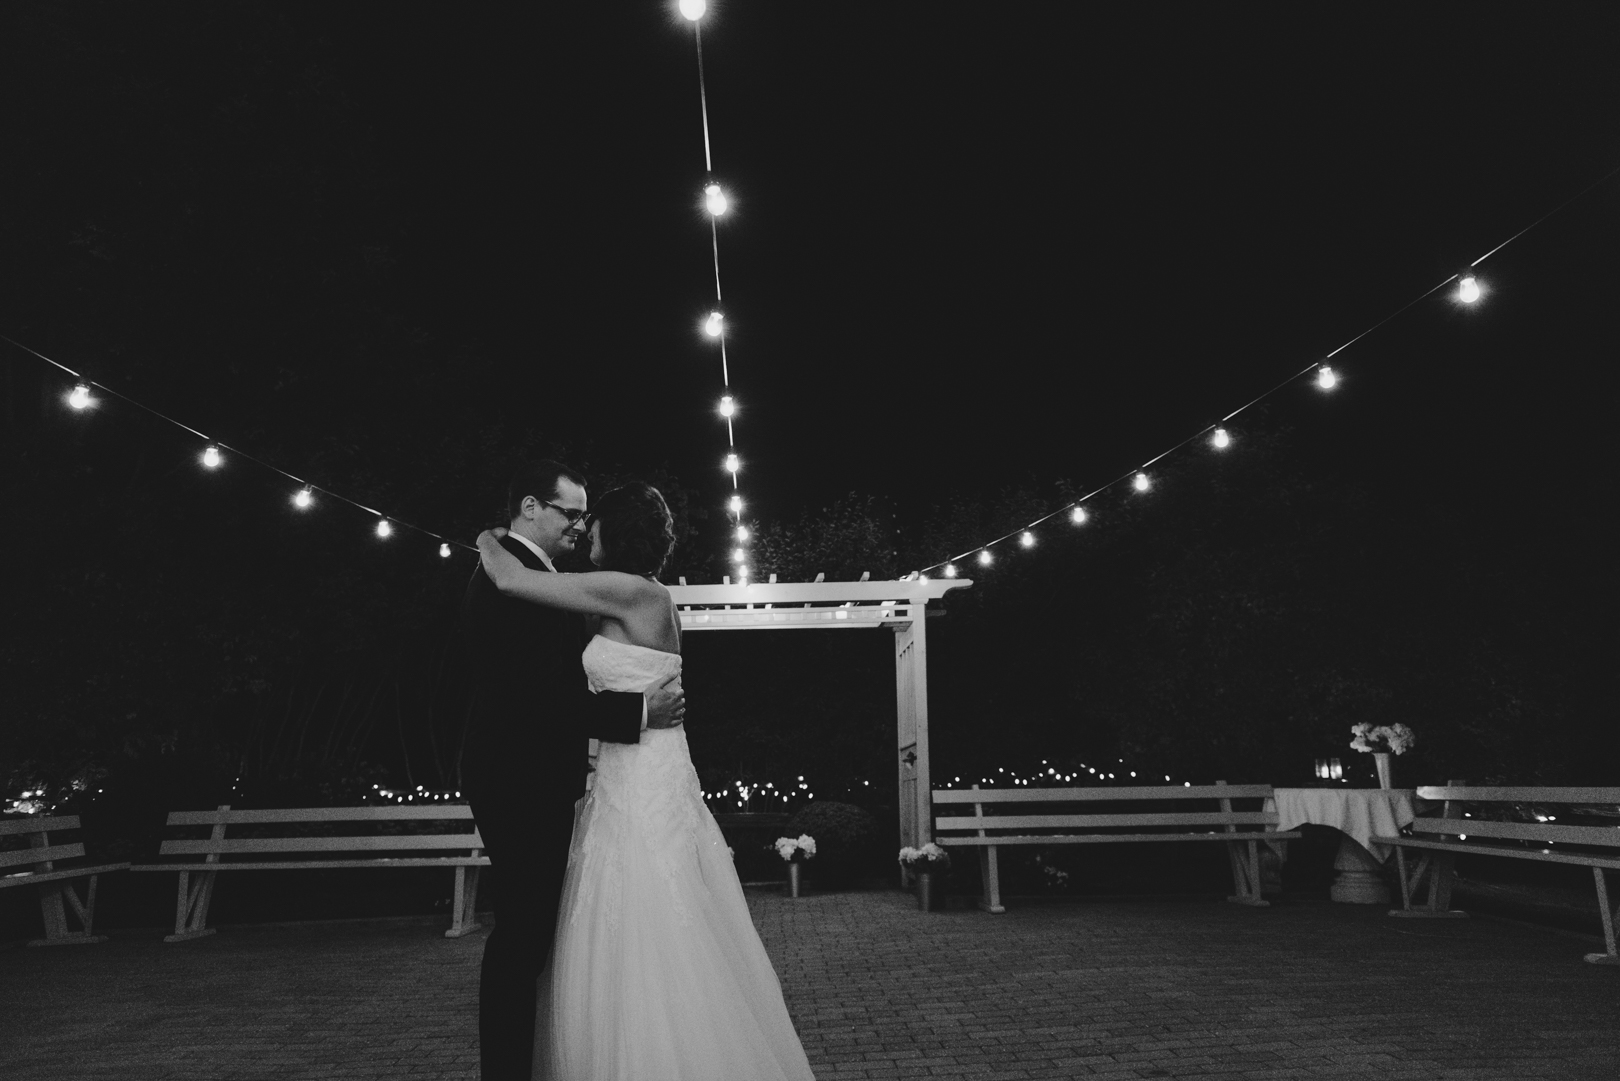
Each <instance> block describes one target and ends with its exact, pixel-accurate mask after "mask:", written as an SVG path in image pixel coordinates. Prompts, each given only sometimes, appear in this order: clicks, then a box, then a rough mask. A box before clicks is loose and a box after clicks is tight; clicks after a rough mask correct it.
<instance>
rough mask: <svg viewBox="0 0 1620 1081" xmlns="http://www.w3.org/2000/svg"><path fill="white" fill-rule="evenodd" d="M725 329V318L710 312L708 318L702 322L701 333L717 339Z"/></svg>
mask: <svg viewBox="0 0 1620 1081" xmlns="http://www.w3.org/2000/svg"><path fill="white" fill-rule="evenodd" d="M725 328H726V317H725V316H723V315H721V314H720V313H719V312H710V313H709V317H708V318H707V319H705V320H703V333H705V334H707V335H708V336H709V337H711V338H718V337H720V334H721V332H722V331H723V330H725Z"/></svg>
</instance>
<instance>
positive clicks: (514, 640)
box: [461, 537, 642, 801]
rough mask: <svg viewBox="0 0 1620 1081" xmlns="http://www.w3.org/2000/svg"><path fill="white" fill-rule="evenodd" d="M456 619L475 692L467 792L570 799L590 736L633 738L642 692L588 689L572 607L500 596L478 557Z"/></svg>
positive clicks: (522, 548) (536, 565)
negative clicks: (567, 609) (468, 653)
mask: <svg viewBox="0 0 1620 1081" xmlns="http://www.w3.org/2000/svg"><path fill="white" fill-rule="evenodd" d="M500 543H501V546H502V547H503V548H505V549H506V550H507V551H508V552H511V553H512V554H513V555H515V556H517V557H518V559H520V560H521V561H522V562H523V565H524V566H525V567H528V568H529V569H531V570H537V571H541V572H546V570H547V568H546V565H545V564H544V563H542V562H541V561H540V559H539V557H538V556H536V555H535V554H534V553H533V552H532V551H530V550H529V548H528V547H527V546H526V545H524V544H523V543H522V542H521V541H518V540H514V539H513V538H511V537H502V538H501V542H500ZM461 621H462V631H463V633H464V634H465V636H466V641H467V646H468V648H469V650H470V651H471V655H472V663H473V681H474V693H475V698H474V701H473V707H472V713H471V717H470V720H469V724H468V732H467V748H466V754H465V757H464V759H463V767H464V774H465V776H466V778H467V787H468V789H469V791H470V792H472V793H474V794H476V793H478V792H485V793H491V794H493V793H494V792H497V791H499V792H504V793H508V794H513V795H522V796H524V797H532V798H535V799H542V800H551V799H559V800H568V801H572V800H576V799H578V798H579V797H580V796H581V795H582V794H583V793H584V791H585V774H586V772H587V768H588V767H587V762H586V752H587V743H586V741H587V740H588V739H590V738H592V737H595V738H597V739H604V740H609V741H612V742H615V743H639V742H640V740H641V712H642V696H641V695H640V694H627V693H622V692H616V691H613V692H604V693H602V694H591V693H590V690H589V688H588V687H587V685H586V682H585V670H584V668H582V667H581V665H580V652H581V651H582V650H583V649H584V647H585V624H584V620H583V619H581V618H580V616H579V614H578V613H577V612H564V611H562V610H560V609H556V608H546V607H543V606H541V605H538V604H534V603H532V602H530V601H525V600H519V599H518V598H516V597H506V596H503V595H502V594H501V592H500V591H499V590H497V589H496V588H495V583H493V582H491V581H490V580H489V576H488V575H487V574H485V573H484V568H483V565H482V564H480V565H479V566H478V568H477V570H475V571H474V572H473V576H472V581H471V582H470V583H468V585H467V597H466V600H465V602H464V604H463V605H462V612H461Z"/></svg>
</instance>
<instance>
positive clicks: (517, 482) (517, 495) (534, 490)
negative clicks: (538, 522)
mask: <svg viewBox="0 0 1620 1081" xmlns="http://www.w3.org/2000/svg"><path fill="white" fill-rule="evenodd" d="M564 477H566V478H568V479H569V480H571V481H573V482H574V483H575V484H577V485H579V486H580V487H581V488H583V487H585V478H584V477H583V476H581V475H580V474H579V473H578V472H577V471H576V470H573V469H570V468H568V467H567V466H566V465H563V464H562V463H561V462H554V461H552V460H551V459H550V458H543V459H541V460H540V461H538V462H525V463H524V464H523V465H520V466H518V468H517V472H515V473H513V474H512V483H510V484H508V485H507V486H506V520H507V521H508V522H510V521H511V520H512V519H514V518H516V517H518V516H519V515H521V514H522V513H523V500H524V499H526V498H527V497H529V496H531V495H532V496H534V497H535V498H536V499H549V500H551V501H552V502H553V503H555V502H556V501H557V481H559V480H561V479H562V478H564Z"/></svg>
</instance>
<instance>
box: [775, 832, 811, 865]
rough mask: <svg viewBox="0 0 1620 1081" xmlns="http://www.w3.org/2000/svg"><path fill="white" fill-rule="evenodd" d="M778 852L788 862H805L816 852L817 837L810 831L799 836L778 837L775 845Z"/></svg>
mask: <svg viewBox="0 0 1620 1081" xmlns="http://www.w3.org/2000/svg"><path fill="white" fill-rule="evenodd" d="M774 847H775V849H776V854H777V855H778V856H781V857H782V858H783V859H784V860H786V861H787V862H788V863H803V862H804V861H805V860H807V859H809V858H810V857H812V856H814V855H815V854H816V839H815V838H814V837H812V836H810V835H809V834H808V833H801V834H799V836H798V837H778V838H777V839H776V844H775V845H774Z"/></svg>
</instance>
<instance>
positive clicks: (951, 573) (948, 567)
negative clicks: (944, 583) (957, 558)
mask: <svg viewBox="0 0 1620 1081" xmlns="http://www.w3.org/2000/svg"><path fill="white" fill-rule="evenodd" d="M945 577H947V578H955V577H956V564H955V563H947V564H945Z"/></svg>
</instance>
